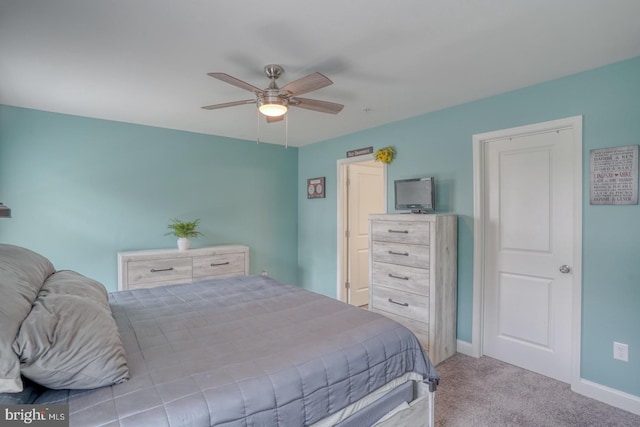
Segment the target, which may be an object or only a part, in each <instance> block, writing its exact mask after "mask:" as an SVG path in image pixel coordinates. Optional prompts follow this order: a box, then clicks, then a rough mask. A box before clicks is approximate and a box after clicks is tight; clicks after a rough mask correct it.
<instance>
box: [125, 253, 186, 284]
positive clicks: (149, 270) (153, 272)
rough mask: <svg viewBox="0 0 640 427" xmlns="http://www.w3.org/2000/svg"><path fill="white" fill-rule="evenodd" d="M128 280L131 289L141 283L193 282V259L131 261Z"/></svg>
mask: <svg viewBox="0 0 640 427" xmlns="http://www.w3.org/2000/svg"><path fill="white" fill-rule="evenodd" d="M127 267H128V275H127V279H128V282H129V286H130V287H135V285H136V284H140V283H152V282H166V281H173V282H176V281H179V280H181V279H184V281H185V282H188V281H190V280H191V258H164V259H150V260H144V261H129V263H128V266H127Z"/></svg>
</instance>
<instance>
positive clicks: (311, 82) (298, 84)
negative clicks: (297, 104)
mask: <svg viewBox="0 0 640 427" xmlns="http://www.w3.org/2000/svg"><path fill="white" fill-rule="evenodd" d="M332 84H333V82H332V81H331V80H329V79H328V78H327V77H326V76H325V75H324V74H320V73H313V74H309V75H308V76H305V77H302V78H300V79H298V80H294V81H292V82H291V83H287V84H286V85H284V86H283V87H282V88H281V89H282V90H287V91H289V92H291V96H296V95H302V94H303V93H307V92H311V91H314V90H317V89H320V88H323V87H325V86H329V85H332Z"/></svg>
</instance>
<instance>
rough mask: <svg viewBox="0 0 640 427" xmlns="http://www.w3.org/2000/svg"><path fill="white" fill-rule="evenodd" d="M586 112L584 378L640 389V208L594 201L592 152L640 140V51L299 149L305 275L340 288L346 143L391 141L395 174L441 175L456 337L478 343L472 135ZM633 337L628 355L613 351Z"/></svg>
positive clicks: (323, 286) (329, 288) (329, 289)
mask: <svg viewBox="0 0 640 427" xmlns="http://www.w3.org/2000/svg"><path fill="white" fill-rule="evenodd" d="M577 115H583V120H584V121H583V142H584V151H583V169H584V171H585V172H584V183H583V198H584V206H583V209H584V211H583V229H584V234H583V306H582V310H583V320H582V376H583V378H586V379H588V380H591V381H594V382H596V383H599V384H603V385H606V386H609V387H612V388H615V389H618V390H622V391H624V392H627V393H630V394H633V395H636V396H640V357H638V355H640V334H639V333H638V325H640V273H639V271H640V270H638V267H637V265H638V261H639V260H640V207H639V206H638V205H634V206H590V205H589V173H588V171H589V150H592V149H596V148H603V147H615V146H622V145H634V144H640V58H635V59H632V60H629V61H625V62H621V63H617V64H613V65H609V66H607V67H603V68H599V69H596V70H592V71H588V72H585V73H581V74H577V75H574V76H570V77H566V78H562V79H558V80H554V81H550V82H547V83H543V84H539V85H536V86H532V87H528V88H525V89H521V90H517V91H513V92H509V93H505V94H502V95H499V96H495V97H491V98H485V99H482V100H479V101H476V102H472V103H468V104H464V105H461V106H457V107H454V108H450V109H446V110H441V111H437V112H434V113H431V114H426V115H423V116H419V117H415V118H412V119H408V120H404V121H400V122H395V123H391V124H388V125H385V126H381V127H378V128H375V129H370V130H367V131H363V132H359V133H356V134H352V135H348V136H345V137H341V138H336V139H332V140H329V141H323V142H322V143H318V144H313V145H310V146H306V147H302V148H301V149H300V151H299V166H298V170H299V174H300V179H299V186H298V215H299V217H298V218H299V219H298V253H299V265H300V283H301V285H302V286H304V287H305V288H307V289H311V290H313V291H316V292H320V293H323V294H326V295H329V296H333V297H335V295H336V274H337V273H336V247H337V246H336V245H337V243H336V238H337V237H336V231H335V230H336V218H337V211H336V209H337V204H336V203H337V202H336V190H335V189H336V175H337V171H336V161H337V160H338V159H342V158H344V157H345V152H346V151H347V150H351V149H355V148H360V147H367V146H373V147H374V148H375V149H377V148H381V147H383V146H386V145H389V144H391V145H394V146H395V147H396V149H397V152H398V154H397V157H396V160H395V161H394V162H393V163H392V164H391V165H389V167H388V170H387V173H388V181H387V189H388V207H389V209H390V211H392V209H393V204H392V203H393V187H392V186H393V181H394V180H395V179H399V178H408V177H418V176H430V175H433V176H435V178H436V180H437V184H436V191H437V200H436V204H437V208H438V211H439V212H452V213H456V214H458V215H460V217H459V219H460V221H459V225H458V248H459V251H458V338H459V339H460V340H463V341H467V342H471V330H472V315H473V308H472V300H473V221H472V217H473V175H472V168H473V160H472V142H471V141H472V136H473V135H474V134H478V133H483V132H489V131H494V130H499V129H505V128H510V127H515V126H521V125H528V124H532V123H538V122H543V121H548V120H555V119H560V118H565V117H571V116H577ZM316 176H326V180H327V181H326V182H327V198H326V199H323V200H322V199H321V200H317V199H314V200H308V199H306V197H305V196H304V195H305V186H304V182H305V179H306V178H311V177H316ZM613 341H618V342H624V343H628V344H629V362H628V363H624V362H620V361H615V360H613V358H612V354H613V350H612V348H613Z"/></svg>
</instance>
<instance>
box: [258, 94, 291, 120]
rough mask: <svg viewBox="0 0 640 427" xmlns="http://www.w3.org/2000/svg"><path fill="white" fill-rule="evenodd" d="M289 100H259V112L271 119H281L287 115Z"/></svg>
mask: <svg viewBox="0 0 640 427" xmlns="http://www.w3.org/2000/svg"><path fill="white" fill-rule="evenodd" d="M287 104H288V100H287V99H286V98H280V97H279V96H265V97H260V98H259V99H258V110H259V111H260V112H261V113H262V114H264V115H265V116H269V117H280V116H284V115H285V114H287V109H288V108H287Z"/></svg>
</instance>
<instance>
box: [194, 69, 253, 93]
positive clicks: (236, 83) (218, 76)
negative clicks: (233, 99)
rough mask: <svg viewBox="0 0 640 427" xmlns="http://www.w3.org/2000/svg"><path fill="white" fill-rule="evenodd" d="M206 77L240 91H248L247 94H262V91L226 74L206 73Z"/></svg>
mask: <svg viewBox="0 0 640 427" xmlns="http://www.w3.org/2000/svg"><path fill="white" fill-rule="evenodd" d="M207 75H208V76H211V77H213V78H214V79H218V80H222V81H223V82H225V83H229V84H230V85H234V86H236V87H239V88H240V89H244V90H248V91H249V92H255V93H262V92H263V90H262V89H260V88H258V87H255V86H254V85H252V84H249V83H247V82H243V81H242V80H240V79H236V78H235V77H233V76H230V75H229V74H226V73H207Z"/></svg>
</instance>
